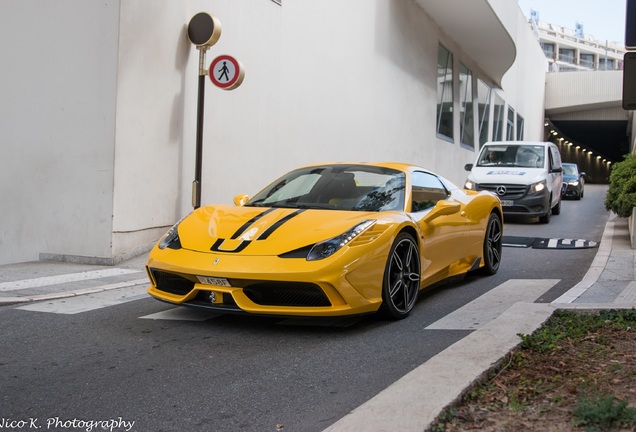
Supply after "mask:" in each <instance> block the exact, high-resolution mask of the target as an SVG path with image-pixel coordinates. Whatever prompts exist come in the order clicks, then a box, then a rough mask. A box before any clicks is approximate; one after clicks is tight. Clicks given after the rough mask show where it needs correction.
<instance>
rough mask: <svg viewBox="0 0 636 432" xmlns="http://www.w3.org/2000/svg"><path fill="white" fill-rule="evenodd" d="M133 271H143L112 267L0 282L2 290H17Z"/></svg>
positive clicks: (119, 274)
mask: <svg viewBox="0 0 636 432" xmlns="http://www.w3.org/2000/svg"><path fill="white" fill-rule="evenodd" d="M131 273H141V270H132V269H123V268H111V269H103V270H92V271H85V272H81V273H69V274H63V275H58V276H44V277H39V278H33V279H23V280H19V281H11V282H2V283H0V291H16V290H21V289H28V288H40V287H45V286H49V285H58V284H64V283H70V282H79V281H85V280H92V279H100V278H105V277H111V276H121V275H126V274H131Z"/></svg>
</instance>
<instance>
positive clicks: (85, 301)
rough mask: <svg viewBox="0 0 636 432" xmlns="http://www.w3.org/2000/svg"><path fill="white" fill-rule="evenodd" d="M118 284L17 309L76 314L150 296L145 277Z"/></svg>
mask: <svg viewBox="0 0 636 432" xmlns="http://www.w3.org/2000/svg"><path fill="white" fill-rule="evenodd" d="M117 285H121V286H120V287H117V288H116V289H112V287H111V289H108V290H103V289H102V290H101V291H100V292H94V293H92V294H85V295H78V296H75V297H66V298H62V299H57V300H51V301H43V302H38V303H32V304H28V305H25V306H20V307H17V308H16V309H21V310H26V311H32V312H47V313H54V314H65V315H74V314H78V313H82V312H88V311H91V310H95V309H101V308H105V307H108V306H114V305H118V304H122V303H127V302H130V301H133V300H139V299H143V298H149V296H148V293H147V292H146V289H147V285H148V283H147V281H146V280H145V279H143V280H139V281H132V282H128V283H125V282H123V283H120V284H117ZM102 288H103V287H102ZM94 289H97V288H94ZM94 289H93V290H94Z"/></svg>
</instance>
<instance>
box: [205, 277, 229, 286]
mask: <svg viewBox="0 0 636 432" xmlns="http://www.w3.org/2000/svg"><path fill="white" fill-rule="evenodd" d="M197 279H199V282H201V283H202V284H204V285H215V286H226V287H229V286H232V285H230V282H228V280H227V279H225V278H217V277H210V276H197Z"/></svg>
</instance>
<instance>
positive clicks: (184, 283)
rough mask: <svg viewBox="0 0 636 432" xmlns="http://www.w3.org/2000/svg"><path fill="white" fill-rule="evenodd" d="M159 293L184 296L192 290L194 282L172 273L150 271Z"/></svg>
mask: <svg viewBox="0 0 636 432" xmlns="http://www.w3.org/2000/svg"><path fill="white" fill-rule="evenodd" d="M150 272H151V273H152V277H153V279H154V280H155V282H156V283H157V289H158V290H159V291H165V292H167V293H170V294H176V295H180V296H184V295H186V294H188V293H189V292H190V291H192V289H193V288H194V281H191V280H189V279H186V278H185V277H183V276H180V275H178V274H174V273H166V272H163V271H160V270H155V269H150Z"/></svg>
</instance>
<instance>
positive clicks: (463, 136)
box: [459, 64, 475, 148]
mask: <svg viewBox="0 0 636 432" xmlns="http://www.w3.org/2000/svg"><path fill="white" fill-rule="evenodd" d="M459 89H460V94H459V102H460V106H461V111H460V121H459V127H460V129H459V134H460V142H461V143H462V144H466V145H468V146H469V147H471V148H474V147H475V127H474V126H475V121H474V119H473V73H472V71H471V70H470V69H468V68H467V67H466V66H464V65H463V64H461V65H460V67H459Z"/></svg>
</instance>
